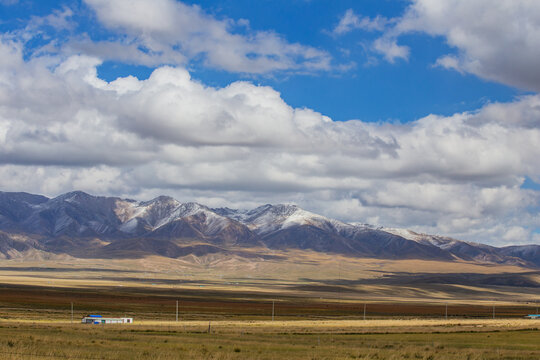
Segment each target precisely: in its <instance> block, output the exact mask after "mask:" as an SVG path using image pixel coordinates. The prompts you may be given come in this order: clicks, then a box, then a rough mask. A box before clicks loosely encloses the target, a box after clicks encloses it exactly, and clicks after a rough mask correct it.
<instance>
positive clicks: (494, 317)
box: [493, 304, 495, 320]
mask: <svg viewBox="0 0 540 360" xmlns="http://www.w3.org/2000/svg"><path fill="white" fill-rule="evenodd" d="M493 319H494V320H495V304H493Z"/></svg>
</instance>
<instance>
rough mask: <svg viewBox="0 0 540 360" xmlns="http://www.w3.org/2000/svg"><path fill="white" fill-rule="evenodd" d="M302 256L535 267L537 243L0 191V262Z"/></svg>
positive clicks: (272, 211) (269, 210)
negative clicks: (512, 243)
mask: <svg viewBox="0 0 540 360" xmlns="http://www.w3.org/2000/svg"><path fill="white" fill-rule="evenodd" d="M293 249H295V250H306V251H313V252H322V253H326V254H341V255H346V256H349V257H358V258H381V259H422V260H437V261H461V260H464V261H475V262H482V263H493V264H512V265H520V266H525V267H540V245H525V246H507V247H494V246H489V245H484V244H479V243H474V242H465V241H460V240H457V239H452V238H449V237H444V236H436V235H427V234H419V233H415V232H413V231H411V230H406V229H393V228H382V227H373V226H370V225H357V224H349V223H345V222H341V221H338V220H334V219H329V218H326V217H324V216H321V215H318V214H315V213H312V212H309V211H306V210H303V209H301V208H299V207H298V206H295V205H282V204H280V205H270V204H267V205H263V206H260V207H257V208H255V209H251V210H235V209H229V208H210V207H207V206H204V205H201V204H198V203H194V202H187V203H181V202H179V201H177V200H175V199H173V198H171V197H167V196H159V197H157V198H155V199H153V200H150V201H135V200H130V199H121V198H118V197H103V196H92V195H89V194H87V193H84V192H81V191H74V192H69V193H66V194H63V195H60V196H57V197H55V198H47V197H45V196H41V195H33V194H28V193H14V192H0V258H4V259H11V258H25V257H28V256H38V255H39V256H41V257H46V256H59V255H66V256H72V257H76V258H130V257H133V258H139V257H144V256H148V255H158V256H164V257H169V258H179V257H182V256H186V255H191V254H193V255H195V256H204V255H207V254H212V253H223V254H234V255H237V256H243V257H260V258H263V259H264V258H265V257H272V256H274V255H272V254H274V253H275V251H276V250H280V251H287V250H293Z"/></svg>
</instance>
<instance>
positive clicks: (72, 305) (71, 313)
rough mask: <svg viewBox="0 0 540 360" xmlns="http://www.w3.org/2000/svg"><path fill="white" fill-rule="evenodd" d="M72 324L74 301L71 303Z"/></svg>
mask: <svg viewBox="0 0 540 360" xmlns="http://www.w3.org/2000/svg"><path fill="white" fill-rule="evenodd" d="M71 323H72V324H73V301H72V302H71Z"/></svg>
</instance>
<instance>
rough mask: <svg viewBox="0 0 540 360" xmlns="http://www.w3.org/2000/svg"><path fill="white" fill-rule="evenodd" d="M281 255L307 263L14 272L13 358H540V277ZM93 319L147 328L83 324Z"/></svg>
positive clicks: (54, 266) (2, 293) (7, 295)
mask: <svg viewBox="0 0 540 360" xmlns="http://www.w3.org/2000/svg"><path fill="white" fill-rule="evenodd" d="M281 256H284V257H285V256H289V257H291V258H292V257H295V256H296V258H295V259H294V261H293V260H291V261H280V262H279V263H278V262H276V263H274V262H273V261H245V260H242V259H240V260H239V259H224V258H213V257H205V258H185V259H172V260H166V259H161V258H159V259H153V258H146V259H137V260H133V259H127V260H114V261H108V260H79V259H77V260H74V259H64V260H61V261H60V260H58V259H54V260H51V261H43V260H39V261H35V262H30V261H20V262H19V261H2V262H0V356H1V358H2V359H4V358H5V359H37V358H44V359H47V358H51V359H54V358H58V359H78V358H81V359H353V358H357V359H539V358H540V332H539V331H538V329H537V328H538V327H540V321H538V322H537V321H535V320H525V319H523V316H524V315H525V314H528V313H534V312H536V311H537V310H536V307H537V304H538V303H539V302H540V294H539V292H538V288H539V286H538V284H539V280H540V275H539V272H538V271H537V270H534V269H525V268H520V267H514V266H491V265H484V264H476V263H467V262H462V263H458V264H456V263H452V262H448V263H445V262H426V261H417V260H404V261H391V260H374V259H350V258H345V257H343V258H339V259H337V260H336V259H335V258H333V257H324V256H322V255H317V256H318V257H317V258H313V257H311V256H310V255H309V254H307V255H306V254H303V253H298V254H297V253H294V254H281ZM176 300H179V316H180V321H179V322H178V323H177V322H175V321H171V320H173V319H174V318H175V305H176ZM71 303H73V304H74V313H73V316H74V323H71V320H70V319H71V311H70V309H71V306H70V305H71ZM272 303H274V304H275V317H276V321H270V320H271V314H272ZM494 306H495V311H496V319H495V320H493V319H491V318H492V316H493V310H494ZM364 309H366V310H367V311H366V320H364ZM447 310H448V312H446V311H447ZM88 313H100V314H102V315H104V316H132V317H134V318H135V322H136V323H135V324H134V325H124V326H87V325H82V324H79V323H78V322H79V321H80V318H81V317H82V316H84V315H86V314H88ZM446 314H448V319H446ZM209 328H210V331H209Z"/></svg>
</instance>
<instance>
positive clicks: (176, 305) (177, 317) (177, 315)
mask: <svg viewBox="0 0 540 360" xmlns="http://www.w3.org/2000/svg"><path fill="white" fill-rule="evenodd" d="M176 322H178V300H176Z"/></svg>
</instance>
